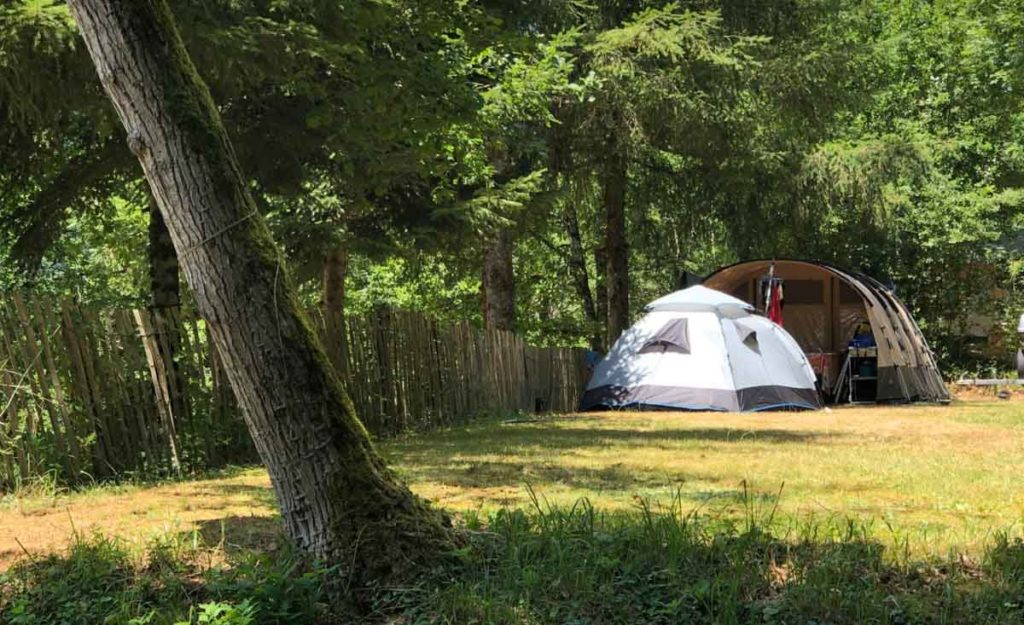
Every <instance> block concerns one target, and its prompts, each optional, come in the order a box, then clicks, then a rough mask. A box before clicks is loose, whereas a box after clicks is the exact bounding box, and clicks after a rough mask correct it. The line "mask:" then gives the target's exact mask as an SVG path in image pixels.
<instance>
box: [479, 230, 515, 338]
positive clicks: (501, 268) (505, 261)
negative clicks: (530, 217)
mask: <svg viewBox="0 0 1024 625" xmlns="http://www.w3.org/2000/svg"><path fill="white" fill-rule="evenodd" d="M483 282H484V284H483V286H484V288H483V291H484V322H485V323H486V325H487V328H489V329H492V330H508V331H511V330H512V329H513V328H514V327H515V321H516V285H515V271H514V269H513V267H512V233H511V232H509V230H508V229H507V228H502V229H501V230H499V231H498V232H497V233H495V234H494V237H493V238H492V239H491V240H490V241H488V242H487V250H486V251H485V253H484V280H483Z"/></svg>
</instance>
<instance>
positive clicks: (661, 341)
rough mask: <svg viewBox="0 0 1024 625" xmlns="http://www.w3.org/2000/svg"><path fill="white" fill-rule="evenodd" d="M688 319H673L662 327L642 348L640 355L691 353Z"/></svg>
mask: <svg viewBox="0 0 1024 625" xmlns="http://www.w3.org/2000/svg"><path fill="white" fill-rule="evenodd" d="M686 321H687V320H686V319H673V320H671V321H669V322H667V323H666V324H665V325H663V326H661V328H659V329H658V331H657V332H655V333H654V335H653V336H652V337H651V338H649V339H647V341H646V342H645V343H644V344H643V347H641V348H640V353H642V354H643V353H647V352H677V353H680V354H689V353H690V335H689V326H688V324H687V323H686Z"/></svg>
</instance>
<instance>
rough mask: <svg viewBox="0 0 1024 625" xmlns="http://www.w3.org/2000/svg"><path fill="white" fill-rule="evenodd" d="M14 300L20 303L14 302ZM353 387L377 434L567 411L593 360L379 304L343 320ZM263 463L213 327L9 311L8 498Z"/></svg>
mask: <svg viewBox="0 0 1024 625" xmlns="http://www.w3.org/2000/svg"><path fill="white" fill-rule="evenodd" d="M8 303H9V304H8ZM345 326H346V327H345V332H346V335H347V337H348V353H347V354H346V356H345V357H346V364H347V375H346V379H345V380H344V382H345V387H346V388H347V389H348V391H349V394H350V396H351V398H352V402H353V405H354V406H355V407H356V409H357V411H358V415H359V417H360V418H361V419H362V420H363V422H364V423H365V424H366V426H367V428H368V429H370V431H371V432H373V433H374V434H376V435H378V436H381V435H384V436H387V435H392V434H396V433H398V432H401V431H403V430H424V429H429V428H436V427H442V426H446V425H450V424H452V423H456V422H459V421H463V420H466V419H471V418H473V417H476V416H479V415H481V414H486V413H489V412H490V413H495V412H513V411H533V410H536V409H540V410H546V411H570V410H573V409H574V408H575V406H576V403H577V402H578V401H579V397H580V394H581V393H582V390H583V386H584V384H585V382H586V370H585V369H584V366H583V362H584V358H583V355H582V354H583V351H582V350H580V349H575V348H548V347H533V346H530V345H528V344H527V343H526V342H525V341H524V340H522V338H520V337H518V336H515V335H513V334H511V333H508V332H502V331H494V330H480V329H477V328H474V327H472V326H471V325H470V324H469V323H466V322H460V323H456V324H453V325H444V324H441V323H439V322H437V321H436V320H434V319H431V318H429V317H426V316H424V315H422V314H420V313H416V312H411V311H398V310H389V309H385V308H379V309H376V310H374V311H373V312H372V313H370V314H368V315H363V316H360V315H346V321H345ZM254 460H256V456H255V450H254V447H253V445H252V442H251V441H250V440H249V437H248V432H247V430H246V428H245V423H244V421H243V420H242V419H241V418H240V411H239V409H238V406H237V405H236V403H235V399H234V394H233V393H232V391H231V388H230V387H229V386H228V381H227V375H226V372H225V371H224V365H223V362H222V361H221V359H220V358H219V357H218V354H217V352H216V349H215V348H214V346H213V341H212V338H211V337H210V336H209V333H208V332H207V331H206V327H205V324H204V323H203V322H202V321H201V320H199V319H196V318H195V317H194V316H193V315H191V314H189V313H186V312H183V311H182V310H179V309H165V310H161V311H159V312H157V311H149V310H135V311H124V310H109V311H103V310H99V309H96V308H93V307H88V306H82V305H79V304H75V303H73V302H69V301H60V302H53V301H47V300H46V299H45V298H40V297H32V298H27V297H25V296H24V295H22V294H17V293H16V294H13V295H12V297H10V298H4V302H3V303H0V491H2V490H7V489H11V488H16V487H17V485H18V484H20V483H23V482H24V481H25V480H27V479H31V478H33V477H37V476H40V475H42V474H44V473H47V472H50V471H52V470H53V469H54V468H55V466H54V465H55V464H56V465H58V466H59V469H60V471H59V473H60V478H61V479H62V480H64V481H66V482H68V483H74V482H75V481H76V480H79V479H84V478H88V477H89V476H92V477H99V478H104V479H106V478H117V477H120V476H122V475H125V474H126V473H128V472H137V471H143V472H146V473H159V474H163V473H167V472H168V470H170V471H171V472H174V473H178V472H179V471H180V470H182V469H183V468H187V469H188V470H198V469H202V468H204V467H215V466H218V465H219V464H220V463H225V462H246V461H254Z"/></svg>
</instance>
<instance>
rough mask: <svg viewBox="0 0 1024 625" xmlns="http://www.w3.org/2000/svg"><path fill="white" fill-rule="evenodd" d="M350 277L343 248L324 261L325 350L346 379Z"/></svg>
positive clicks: (346, 253)
mask: <svg viewBox="0 0 1024 625" xmlns="http://www.w3.org/2000/svg"><path fill="white" fill-rule="evenodd" d="M346 276H348V250H347V249H346V248H344V247H341V246H339V247H335V248H333V249H331V250H330V251H329V252H328V253H327V256H326V257H325V258H324V267H323V273H322V276H321V282H322V284H321V288H322V289H323V293H322V305H321V313H322V314H323V316H324V347H325V348H326V349H327V355H328V357H329V358H330V360H331V363H332V364H334V367H335V368H336V369H337V370H338V373H339V374H340V375H341V376H342V378H344V377H345V375H346V374H347V368H348V337H347V335H346V333H345V278H346Z"/></svg>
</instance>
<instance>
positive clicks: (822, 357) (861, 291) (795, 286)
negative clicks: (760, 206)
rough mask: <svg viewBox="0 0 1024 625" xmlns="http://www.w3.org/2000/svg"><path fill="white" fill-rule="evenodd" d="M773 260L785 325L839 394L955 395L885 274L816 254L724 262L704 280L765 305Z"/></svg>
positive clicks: (839, 398)
mask: <svg viewBox="0 0 1024 625" xmlns="http://www.w3.org/2000/svg"><path fill="white" fill-rule="evenodd" d="M773 264H774V277H775V278H776V279H778V280H779V283H780V284H781V285H782V293H783V327H784V328H785V329H786V331H788V332H789V333H790V334H791V335H792V336H793V338H795V339H796V341H797V343H799V345H800V347H801V349H802V350H803V351H804V353H805V354H806V355H807V358H808V360H809V361H810V363H811V366H812V368H813V369H814V371H815V373H816V374H817V376H818V378H819V381H820V384H821V388H822V391H823V392H824V394H825V395H826V396H827V397H829V398H831V399H832V401H836V402H846V401H849V402H858V401H948V400H949V393H948V391H947V390H946V387H945V385H944V384H943V382H942V378H941V376H940V375H939V372H938V368H937V366H936V364H935V358H934V356H933V355H932V353H931V350H930V349H929V348H928V344H927V342H926V341H925V339H924V336H923V335H922V334H921V331H920V329H919V328H918V327H917V324H916V323H915V322H914V320H913V318H912V317H911V316H910V312H909V311H908V310H907V308H906V306H905V305H904V304H903V302H901V301H900V300H899V299H898V298H897V297H896V296H895V295H894V294H893V293H892V291H891V290H889V289H888V288H886V287H885V286H883V285H882V284H881V283H879V282H878V281H877V280H874V279H872V278H870V277H868V276H866V275H863V274H859V273H854V272H849V271H845V270H843V269H839V268H837V267H833V266H831V265H827V264H824V263H818V262H812V261H800V260H782V261H771V260H754V261H747V262H742V263H737V264H735V265H731V266H729V267H725V268H723V269H720V270H719V271H716V272H715V273H713V274H711V275H710V276H708V277H707V278H706V279H705V280H704V285H705V286H707V287H710V288H713V289H717V290H719V291H723V292H725V293H728V294H730V295H732V296H733V297H736V298H737V299H740V300H743V301H744V302H747V303H749V304H751V305H752V306H754V307H755V308H756V309H757V310H758V311H760V312H764V310H765V298H764V287H765V284H766V283H767V277H768V276H769V273H770V272H771V271H772V266H773Z"/></svg>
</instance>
